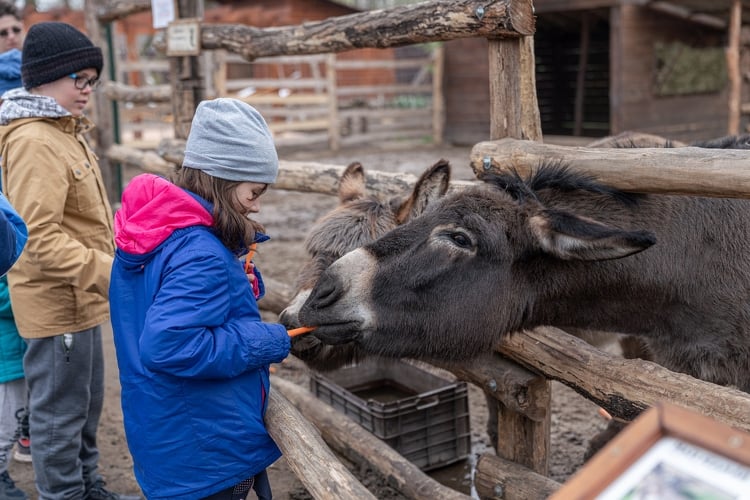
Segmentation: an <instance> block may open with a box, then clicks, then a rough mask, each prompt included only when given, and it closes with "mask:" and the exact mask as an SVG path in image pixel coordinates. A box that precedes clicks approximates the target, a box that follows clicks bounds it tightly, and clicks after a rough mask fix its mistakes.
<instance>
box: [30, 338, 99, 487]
mask: <svg viewBox="0 0 750 500" xmlns="http://www.w3.org/2000/svg"><path fill="white" fill-rule="evenodd" d="M65 337H66V336H64V335H57V336H55V337H48V338H42V339H31V340H28V341H27V342H28V348H27V349H26V354H25V355H24V358H23V367H24V371H25V373H26V383H27V385H28V388H29V410H30V411H29V412H30V418H29V431H30V436H31V443H32V445H31V458H32V463H33V464H34V475H35V477H36V488H37V491H38V492H39V499H40V500H63V499H65V500H72V499H76V500H77V499H80V498H82V497H83V494H84V491H85V489H86V486H87V485H88V486H90V485H91V484H93V483H94V482H95V481H96V480H97V479H98V478H99V476H98V474H97V465H98V461H99V450H98V449H97V447H96V430H97V427H98V426H99V417H100V416H101V413H102V404H103V401H104V354H103V351H102V334H101V326H96V327H94V328H90V329H88V330H83V331H81V332H75V333H72V335H68V336H67V337H68V338H69V340H72V342H69V346H68V347H66V345H65Z"/></svg>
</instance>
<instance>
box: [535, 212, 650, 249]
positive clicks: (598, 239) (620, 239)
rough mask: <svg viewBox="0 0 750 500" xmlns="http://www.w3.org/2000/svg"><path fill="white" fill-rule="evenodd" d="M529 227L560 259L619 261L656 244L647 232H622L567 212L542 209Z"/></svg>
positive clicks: (542, 244)
mask: <svg viewBox="0 0 750 500" xmlns="http://www.w3.org/2000/svg"><path fill="white" fill-rule="evenodd" d="M529 226H530V229H531V231H532V233H533V234H534V235H535V236H536V238H537V240H538V242H539V244H540V245H541V246H542V248H543V249H544V251H546V252H548V253H550V254H552V255H554V256H556V257H558V258H560V259H563V260H605V259H619V258H621V257H627V256H628V255H632V254H634V253H638V252H641V251H643V250H645V249H647V248H649V247H650V246H652V245H653V244H654V243H656V237H655V236H654V235H653V234H652V233H650V232H648V231H642V230H639V231H624V230H622V229H618V228H615V227H612V226H608V225H606V224H602V223H601V222H598V221H595V220H593V219H589V218H586V217H581V216H578V215H575V214H571V213H568V212H560V211H553V210H543V211H542V212H540V213H538V214H536V215H534V216H532V217H531V218H530V219H529Z"/></svg>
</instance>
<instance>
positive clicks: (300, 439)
mask: <svg viewBox="0 0 750 500" xmlns="http://www.w3.org/2000/svg"><path fill="white" fill-rule="evenodd" d="M278 385H282V384H279V383H278V381H275V382H274V386H278ZM265 421H266V428H267V429H268V433H269V434H271V437H272V438H273V440H274V441H275V442H276V444H277V445H278V447H279V448H280V449H281V451H282V452H283V453H284V458H285V459H286V462H287V464H288V465H289V468H290V469H292V471H293V472H294V474H295V475H296V476H297V478H299V480H300V481H301V482H302V484H304V485H305V488H307V490H308V491H309V492H310V493H311V494H312V495H313V497H314V498H330V499H336V500H348V499H350V498H363V499H368V500H370V499H371V500H375V496H374V495H373V494H372V493H370V492H369V491H368V490H367V488H365V487H364V486H363V485H362V483H360V482H359V481H358V480H357V479H356V478H355V477H354V475H353V474H352V473H351V472H349V470H348V469H347V468H346V467H344V465H343V464H342V463H341V462H340V461H339V459H338V457H336V455H334V454H333V452H331V450H330V449H329V448H328V446H326V444H325V442H324V441H323V439H322V438H321V436H320V434H319V433H318V431H317V429H315V427H313V425H312V423H310V421H309V420H308V419H307V418H306V417H304V416H302V414H301V413H300V412H299V410H298V409H297V408H296V407H295V406H294V405H292V404H291V403H290V402H289V400H288V399H287V398H286V397H284V395H283V392H281V393H279V392H277V391H273V390H272V391H271V392H270V394H269V396H268V410H267V411H266V416H265Z"/></svg>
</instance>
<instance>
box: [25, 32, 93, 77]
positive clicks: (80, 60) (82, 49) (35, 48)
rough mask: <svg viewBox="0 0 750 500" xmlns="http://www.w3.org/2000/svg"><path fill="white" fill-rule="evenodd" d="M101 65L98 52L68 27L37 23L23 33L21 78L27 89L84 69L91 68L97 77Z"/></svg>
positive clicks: (85, 37)
mask: <svg viewBox="0 0 750 500" xmlns="http://www.w3.org/2000/svg"><path fill="white" fill-rule="evenodd" d="M102 66H104V58H103V57H102V49H100V48H99V47H96V46H94V44H93V43H91V40H89V39H88V37H87V36H86V35H84V34H83V33H81V32H80V31H78V30H77V29H76V28H74V27H73V26H71V25H69V24H66V23H60V22H43V23H37V24H34V25H32V26H31V28H29V31H28V32H27V33H26V39H25V40H24V42H23V55H22V58H21V78H22V79H23V86H24V87H25V88H26V89H27V90H28V89H33V88H34V87H38V86H39V85H43V84H45V83H49V82H54V81H55V80H59V79H60V78H62V77H64V76H67V75H70V74H71V73H75V72H76V71H81V70H82V69H86V68H95V69H96V72H97V75H100V74H101V72H102Z"/></svg>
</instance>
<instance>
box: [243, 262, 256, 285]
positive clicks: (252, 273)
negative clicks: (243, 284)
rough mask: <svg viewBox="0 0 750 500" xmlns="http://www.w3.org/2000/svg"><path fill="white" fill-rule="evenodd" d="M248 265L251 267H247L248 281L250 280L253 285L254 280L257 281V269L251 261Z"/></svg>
mask: <svg viewBox="0 0 750 500" xmlns="http://www.w3.org/2000/svg"><path fill="white" fill-rule="evenodd" d="M248 267H249V269H247V268H246V269H245V274H246V275H247V281H249V282H250V285H252V284H253V281H255V271H254V269H255V265H254V264H252V263H250V265H249V266H248Z"/></svg>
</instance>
